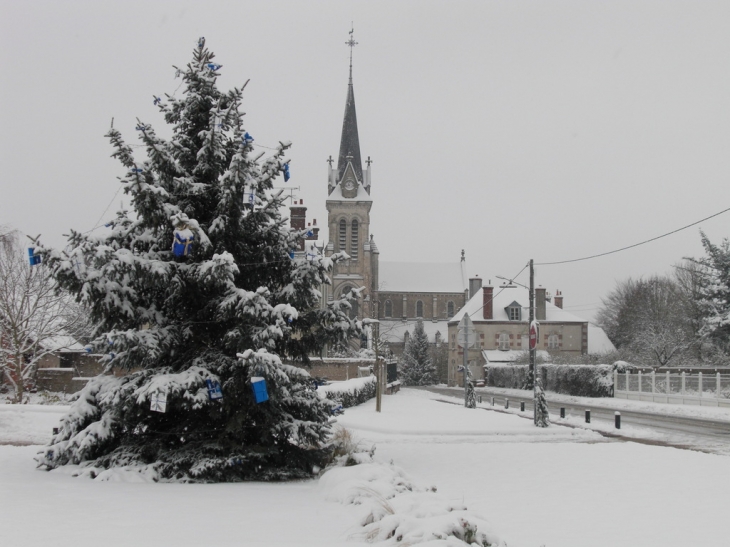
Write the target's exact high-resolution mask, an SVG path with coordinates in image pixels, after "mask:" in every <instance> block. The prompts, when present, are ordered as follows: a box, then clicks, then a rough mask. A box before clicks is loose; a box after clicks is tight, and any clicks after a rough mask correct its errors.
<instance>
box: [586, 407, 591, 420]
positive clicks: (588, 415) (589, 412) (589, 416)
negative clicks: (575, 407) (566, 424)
mask: <svg viewBox="0 0 730 547" xmlns="http://www.w3.org/2000/svg"><path fill="white" fill-rule="evenodd" d="M586 423H587V424H589V423H591V411H590V410H588V409H587V408H586Z"/></svg>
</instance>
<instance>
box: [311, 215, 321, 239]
mask: <svg viewBox="0 0 730 547" xmlns="http://www.w3.org/2000/svg"><path fill="white" fill-rule="evenodd" d="M312 234H314V235H313V236H312V237H310V238H309V239H319V228H318V227H317V219H316V218H314V219H312Z"/></svg>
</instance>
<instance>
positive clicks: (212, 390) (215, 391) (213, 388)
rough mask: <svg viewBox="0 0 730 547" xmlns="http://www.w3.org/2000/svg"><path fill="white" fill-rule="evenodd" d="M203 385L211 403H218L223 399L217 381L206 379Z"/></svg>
mask: <svg viewBox="0 0 730 547" xmlns="http://www.w3.org/2000/svg"><path fill="white" fill-rule="evenodd" d="M205 385H206V386H208V397H210V400H211V401H218V400H220V399H222V398H223V391H222V390H221V384H220V382H219V381H218V380H211V379H210V378H208V379H207V380H206V381H205Z"/></svg>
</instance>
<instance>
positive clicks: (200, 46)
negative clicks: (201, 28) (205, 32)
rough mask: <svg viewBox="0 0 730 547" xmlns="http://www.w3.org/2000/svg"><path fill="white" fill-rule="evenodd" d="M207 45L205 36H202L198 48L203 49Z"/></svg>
mask: <svg viewBox="0 0 730 547" xmlns="http://www.w3.org/2000/svg"><path fill="white" fill-rule="evenodd" d="M204 45H205V36H201V37H200V38H198V47H199V48H200V49H203V46H204Z"/></svg>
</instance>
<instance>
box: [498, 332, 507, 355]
mask: <svg viewBox="0 0 730 547" xmlns="http://www.w3.org/2000/svg"><path fill="white" fill-rule="evenodd" d="M499 349H501V350H502V351H507V350H508V349H509V334H507V333H506V332H503V333H501V334H500V335H499Z"/></svg>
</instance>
